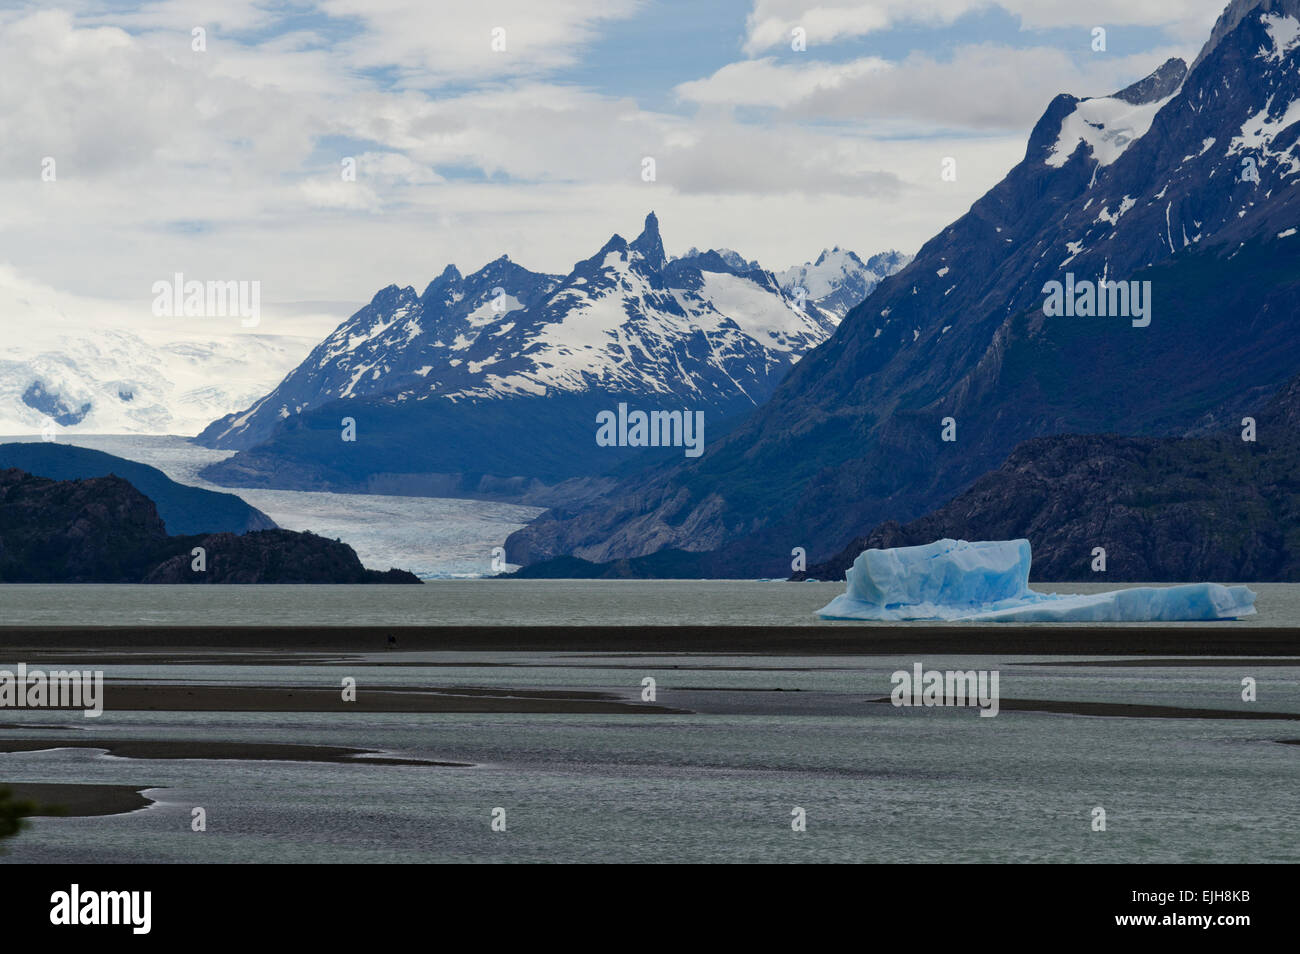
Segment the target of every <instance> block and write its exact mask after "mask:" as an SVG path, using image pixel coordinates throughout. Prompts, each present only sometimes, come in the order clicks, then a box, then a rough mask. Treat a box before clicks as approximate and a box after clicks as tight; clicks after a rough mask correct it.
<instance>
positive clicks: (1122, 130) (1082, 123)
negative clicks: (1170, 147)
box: [1044, 90, 1177, 168]
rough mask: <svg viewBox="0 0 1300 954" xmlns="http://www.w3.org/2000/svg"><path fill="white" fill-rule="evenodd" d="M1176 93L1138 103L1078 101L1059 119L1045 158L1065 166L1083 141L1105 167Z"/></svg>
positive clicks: (1144, 130) (1139, 135)
mask: <svg viewBox="0 0 1300 954" xmlns="http://www.w3.org/2000/svg"><path fill="white" fill-rule="evenodd" d="M1176 95H1177V90H1175V91H1174V92H1173V93H1170V94H1169V95H1168V96H1166V97H1165V98H1164V99H1159V100H1156V101H1155V102H1152V103H1142V104H1140V105H1137V106H1135V105H1133V104H1132V103H1128V102H1125V101H1124V100H1122V99H1116V98H1115V97H1113V96H1102V97H1098V98H1096V99H1085V100H1081V101H1080V102H1079V104H1078V105H1077V106H1076V107H1075V108H1074V112H1072V113H1070V115H1068V116H1066V117H1065V119H1064V120H1063V121H1062V122H1061V132H1060V134H1059V135H1058V136H1057V138H1056V145H1055V146H1053V147H1052V152H1051V155H1049V156H1048V157H1047V159H1046V160H1044V161H1045V162H1046V163H1047V165H1049V166H1055V167H1058V168H1059V167H1060V166H1063V165H1065V163H1066V161H1067V160H1068V159H1069V158H1070V156H1071V155H1072V154H1073V153H1074V150H1075V149H1076V148H1077V147H1078V145H1079V143H1080V142H1084V143H1087V145H1088V148H1089V149H1090V150H1091V151H1092V157H1093V158H1094V159H1096V160H1097V162H1098V164H1099V165H1103V166H1108V165H1110V164H1111V163H1112V162H1114V161H1115V160H1116V159H1118V158H1119V157H1120V156H1121V155H1123V153H1124V150H1125V149H1127V148H1128V147H1129V145H1130V144H1132V143H1133V142H1134V140H1137V139H1141V138H1142V137H1143V136H1144V135H1146V133H1147V130H1149V129H1150V128H1151V123H1152V121H1153V120H1154V119H1155V118H1156V113H1158V112H1160V110H1161V108H1162V107H1163V106H1164V105H1165V103H1167V102H1169V100H1171V99H1173V97H1174V96H1176Z"/></svg>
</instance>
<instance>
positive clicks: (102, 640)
mask: <svg viewBox="0 0 1300 954" xmlns="http://www.w3.org/2000/svg"><path fill="white" fill-rule="evenodd" d="M390 636H392V637H394V638H395V639H396V640H397V644H396V646H395V647H390V645H389V643H388V638H389V637H390ZM388 648H397V649H402V650H424V651H429V650H455V651H461V652H475V651H477V652H587V653H594V652H624V653H626V652H636V653H678V652H689V653H750V654H757V655H809V656H811V655H835V656H853V655H900V654H913V653H933V654H944V655H957V654H998V655H1053V656H1085V655H1086V656H1300V628H1286V627H1242V626H1237V625H1235V624H1234V623H1232V622H1223V623H1199V624H1198V623H1185V624H1159V623H1157V624H1148V623H1135V624H1130V625H1126V626H1093V625H1090V624H1086V623H1076V624H1070V625H1060V626H1053V625H1032V626H1026V625H1019V626H1018V625H1013V624H1002V625H967V624H960V623H957V624H952V623H950V624H946V625H932V624H926V623H922V624H904V625H864V626H856V625H826V626H406V627H395V626H147V627H146V626H141V627H129V626H105V627H88V626H76V627H69V626H8V627H0V654H3V655H4V656H13V657H15V658H22V659H27V658H28V657H27V656H25V655H23V653H32V652H38V651H40V650H54V649H63V650H68V649H77V650H97V651H101V652H102V651H109V652H129V651H140V650H154V651H163V652H165V651H167V650H178V649H194V650H281V651H286V652H303V651H318V652H322V651H323V652H383V651H384V650H386V649H388Z"/></svg>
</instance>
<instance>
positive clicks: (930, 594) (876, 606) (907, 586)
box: [817, 539, 1255, 623]
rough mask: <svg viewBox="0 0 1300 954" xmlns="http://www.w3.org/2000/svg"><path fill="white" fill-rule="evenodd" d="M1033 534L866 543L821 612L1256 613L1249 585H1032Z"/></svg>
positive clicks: (1063, 616)
mask: <svg viewBox="0 0 1300 954" xmlns="http://www.w3.org/2000/svg"><path fill="white" fill-rule="evenodd" d="M1030 559H1031V557H1030V549H1029V541H1028V540H993V541H983V542H979V543H968V542H967V541H965V540H949V539H944V540H936V541H935V542H934V543H927V544H925V545H924V546H919V547H895V548H892V549H888V550H866V551H864V552H862V553H861V554H859V555H858V558H857V559H856V560H854V561H853V566H852V567H851V568H850V569H849V571H848V573H846V574H845V580H846V582H847V587H846V589H845V592H844V594H843V595H842V596H837V597H836V598H835V599H833V600H831V602H830V603H828V604H827V605H826V606H823V607H822V608H821V609H819V610H818V611H817V615H818V616H820V617H822V618H823V619H862V620H909V619H937V620H969V621H974V622H1019V623H1048V622H1144V621H1163V622H1172V621H1176V620H1213V619H1236V618H1237V617H1240V616H1249V615H1251V614H1253V613H1254V612H1255V606H1254V603H1255V594H1254V593H1253V592H1252V591H1251V590H1250V589H1249V588H1247V587H1245V586H1222V585H1220V584H1218V583H1184V584H1181V585H1179V586H1136V587H1131V588H1129V589H1126V590H1112V591H1111V592H1108V593H1089V594H1056V593H1037V592H1034V591H1033V590H1031V589H1030V588H1029V566H1030Z"/></svg>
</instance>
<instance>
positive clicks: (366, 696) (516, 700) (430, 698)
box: [11, 681, 684, 715]
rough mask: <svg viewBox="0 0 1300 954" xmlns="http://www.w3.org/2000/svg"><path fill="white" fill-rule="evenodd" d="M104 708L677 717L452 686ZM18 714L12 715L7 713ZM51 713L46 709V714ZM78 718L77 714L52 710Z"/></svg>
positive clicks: (108, 701)
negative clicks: (350, 698) (348, 697)
mask: <svg viewBox="0 0 1300 954" xmlns="http://www.w3.org/2000/svg"><path fill="white" fill-rule="evenodd" d="M104 708H105V709H107V710H111V711H114V712H123V711H127V712H499V713H560V714H573V715H577V714H584V713H585V714H596V715H611V714H616V713H656V714H659V715H664V714H669V713H676V712H682V711H684V710H681V709H671V708H669V707H667V706H661V705H654V704H651V703H642V702H627V701H624V700H622V699H620V698H619V697H618V696H616V695H614V694H613V693H607V692H584V691H575V690H564V689H514V688H511V689H488V688H473V687H464V686H457V687H455V688H428V689H418V690H416V689H384V688H374V689H370V688H367V687H366V686H365V684H364V683H362V684H361V685H359V686H358V687H357V690H356V701H355V702H345V701H344V700H343V691H342V687H341V686H339V687H338V688H330V689H309V688H304V687H302V686H205V685H168V684H153V683H125V684H124V683H119V682H115V681H109V682H106V683H105V684H104ZM11 711H17V710H11ZM46 711H51V710H46ZM53 711H67V712H73V713H79V712H80V711H81V710H79V709H54V710H53Z"/></svg>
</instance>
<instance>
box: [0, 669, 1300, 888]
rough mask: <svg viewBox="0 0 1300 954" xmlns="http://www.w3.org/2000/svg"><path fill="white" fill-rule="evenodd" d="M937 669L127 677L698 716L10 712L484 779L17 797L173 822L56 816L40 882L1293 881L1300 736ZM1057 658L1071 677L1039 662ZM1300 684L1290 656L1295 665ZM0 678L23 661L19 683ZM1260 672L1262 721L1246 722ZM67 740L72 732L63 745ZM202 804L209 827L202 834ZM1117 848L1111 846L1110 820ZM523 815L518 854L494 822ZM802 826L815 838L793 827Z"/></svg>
mask: <svg viewBox="0 0 1300 954" xmlns="http://www.w3.org/2000/svg"><path fill="white" fill-rule="evenodd" d="M913 661H914V660H913V659H912V658H911V657H907V658H903V657H899V658H897V659H893V658H870V657H868V658H864V657H856V656H855V657H808V658H800V657H790V656H748V655H746V656H731V655H697V654H677V655H668V656H642V655H635V654H626V655H625V654H616V655H608V654H605V655H582V654H570V653H492V654H485V653H384V654H376V655H372V656H366V655H358V656H355V657H349V656H339V657H337V658H333V659H328V660H322V659H314V660H308V661H305V662H304V663H303V664H301V665H250V664H239V665H231V666H220V665H213V664H209V663H207V662H199V663H196V664H194V665H181V664H179V663H178V664H176V665H164V666H130V665H111V666H105V667H103V668H104V670H105V672H106V675H107V678H108V679H109V680H110V681H113V680H128V679H148V680H150V681H167V682H178V681H186V682H191V683H197V684H265V685H295V686H298V685H302V686H334V687H337V686H338V685H339V684H340V680H341V677H343V676H351V677H353V678H355V679H356V680H357V684H358V686H359V687H360V689H361V691H365V687H368V686H369V687H375V686H380V685H383V686H387V687H396V686H408V687H423V688H429V687H435V686H436V687H456V686H492V687H504V688H507V689H508V688H510V687H530V688H550V689H557V688H565V689H584V690H591V689H602V690H605V691H607V692H610V693H612V694H614V695H616V696H619V697H621V698H625V699H627V700H629V701H632V700H637V699H639V697H640V692H641V689H642V680H643V679H644V678H645V677H647V676H650V677H653V678H654V679H655V680H656V683H657V700H656V701H657V702H658V703H660V704H662V705H664V706H669V707H673V708H677V709H683V710H689V711H688V712H686V713H685V714H667V713H655V714H646V713H635V714H633V713H629V714H617V715H560V714H555V715H536V714H530V715H503V714H408V713H400V714H398V713H392V714H388V713H385V714H372V713H355V714H354V713H343V714H335V713H331V714H310V713H238V712H236V713H230V712H221V713H210V712H114V711H111V710H109V711H106V712H105V713H104V714H103V715H102V716H101V717H100V718H98V719H84V718H81V717H80V716H75V715H74V716H69V714H68V713H67V712H55V711H31V710H27V711H24V712H22V713H21V717H19V714H18V713H6V716H7V717H9V718H11V719H15V720H16V722H17V725H18V726H21V727H16V726H15V724H14V722H11V723H10V725H9V726H8V727H6V731H5V735H6V736H7V737H17V738H41V737H43V736H48V737H67V736H74V737H76V738H86V739H111V738H114V737H118V738H146V737H147V738H155V739H195V740H214V739H219V740H223V741H244V742H293V743H304V744H322V745H342V746H351V747H356V748H363V749H373V750H377V751H380V752H383V753H388V754H393V755H401V756H404V757H413V758H420V759H429V760H435V761H443V762H457V763H465V767H435V766H427V767H426V766H410V765H392V766H388V765H374V764H358V765H347V764H322V763H303V762H287V761H242V760H223V761H214V760H204V759H180V760H174V759H173V760H151V759H130V758H115V757H111V756H108V755H106V754H104V753H103V751H102V750H95V749H84V748H62V749H58V748H55V749H50V750H45V751H37V752H26V753H11V754H5V755H0V781H19V780H21V781H29V782H96V783H117V784H129V785H133V786H147V787H148V788H147V791H146V794H147V795H148V796H149V797H150V798H152V799H154V800H155V803H154V804H153V805H151V806H149V807H147V808H144V809H141V810H139V811H136V812H132V813H128V814H121V815H115V816H106V817H96V818H38V819H35V820H33V821H32V824H31V827H30V829H29V830H27V831H24V832H23V833H22V834H20V835H19V836H18V837H17V838H14V839H10V840H9V843H10V847H8V849H7V854H6V855H4V856H3V861H4V862H6V863H23V862H185V863H206V862H272V861H275V862H286V861H287V862H320V863H327V862H385V863H400V862H432V861H441V862H484V861H493V862H538V861H561V862H583V861H593V862H629V861H657V862H701V861H735V862H811V861H818V862H866V861H876V862H911V861H949V862H951V861H956V862H1013V861H1016V862H1018V861H1045V862H1135V861H1137V862H1192V861H1204V862H1220V861H1223V862H1228V861H1232V862H1239V861H1252V862H1291V863H1294V862H1296V861H1300V834H1298V833H1300V809H1298V808H1297V804H1296V800H1295V792H1296V791H1297V789H1298V788H1300V746H1295V745H1288V744H1282V740H1285V739H1296V738H1300V722H1294V721H1281V720H1279V721H1255V720H1207V719H1150V718H1114V717H1090V716H1075V715H1060V714H1057V715H1053V714H1046V713H1038V712H1019V711H1002V712H1000V713H999V714H998V715H997V716H996V717H994V718H982V717H980V716H979V715H978V712H977V710H975V709H958V708H946V709H945V708H930V709H925V708H895V707H893V706H891V705H888V704H880V703H876V702H872V701H870V700H873V699H878V698H880V697H882V696H888V694H889V691H890V687H891V680H890V674H891V672H892V671H894V670H895V669H908V668H910V667H911V665H912V663H913ZM1042 662H1045V663H1046V664H1045V665H1039V664H1038V663H1042ZM1086 662H1087V663H1088V664H1087V665H1084V666H1069V665H1064V664H1063V663H1062V661H1061V660H1059V659H1048V660H1037V659H1034V658H1033V657H1020V656H1006V657H988V656H981V657H964V658H963V657H955V656H949V657H932V658H927V659H925V660H924V663H925V665H926V666H927V667H928V668H938V669H967V668H995V669H997V670H999V671H1000V673H1001V695H1002V696H1003V697H1004V698H1048V699H1087V700H1093V701H1124V702H1147V703H1151V704H1157V705H1183V706H1196V707H1205V708H1216V709H1248V708H1250V707H1251V706H1256V707H1259V708H1263V709H1267V710H1269V711H1278V712H1291V713H1297V714H1300V693H1297V691H1296V690H1297V686H1300V666H1297V665H1295V661H1294V660H1290V661H1287V662H1286V664H1284V665H1276V664H1270V662H1269V661H1252V662H1249V663H1244V664H1243V663H1236V662H1232V663H1230V662H1226V661H1225V662H1224V664H1223V665H1210V666H1195V667H1179V666H1162V665H1152V664H1150V662H1149V661H1148V662H1141V661H1139V662H1140V664H1139V665H1137V666H1128V665H1126V666H1106V665H1104V660H1099V659H1093V660H1086ZM1273 662H1278V661H1273ZM0 663H3V664H6V665H7V664H9V661H8V660H0ZM1243 676H1251V677H1253V678H1255V679H1257V680H1258V692H1259V701H1258V702H1255V703H1247V702H1243V701H1242V700H1241V698H1240V685H1241V679H1242V678H1243ZM52 726H53V727H57V731H51V729H50V728H49V727H52ZM200 806H201V807H203V808H204V810H205V812H206V818H207V830H206V831H202V832H195V831H192V830H191V824H190V822H191V817H192V810H193V809H194V808H195V807H200ZM1098 807H1100V808H1103V809H1104V810H1105V812H1106V828H1105V830H1104V831H1095V830H1093V817H1094V816H1093V813H1094V810H1095V809H1096V808H1098ZM498 808H500V809H504V810H505V820H506V829H505V831H494V830H493V829H492V827H491V821H492V817H493V811H494V809H498ZM797 809H802V810H803V812H804V814H805V816H806V820H807V821H806V830H804V831H795V830H793V829H792V827H791V822H792V819H793V817H794V816H793V815H792V812H794V811H796V810H797Z"/></svg>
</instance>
